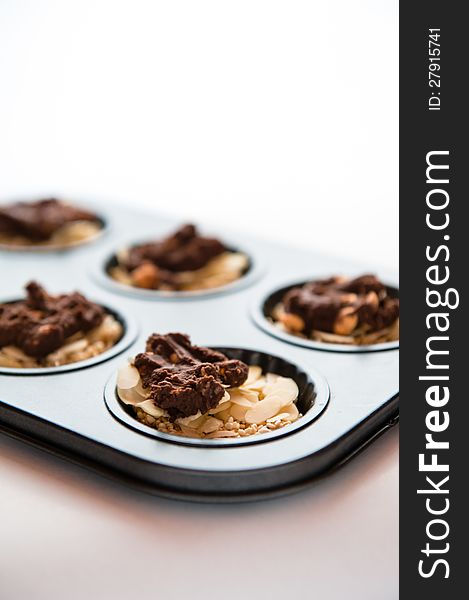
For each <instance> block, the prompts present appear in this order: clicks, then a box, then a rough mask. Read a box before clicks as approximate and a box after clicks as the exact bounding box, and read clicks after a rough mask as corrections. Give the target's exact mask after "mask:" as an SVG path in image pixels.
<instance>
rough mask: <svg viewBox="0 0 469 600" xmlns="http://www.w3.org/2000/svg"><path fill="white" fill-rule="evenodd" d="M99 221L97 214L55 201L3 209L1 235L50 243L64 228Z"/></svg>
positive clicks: (0, 220) (0, 215) (22, 203)
mask: <svg viewBox="0 0 469 600" xmlns="http://www.w3.org/2000/svg"><path fill="white" fill-rule="evenodd" d="M97 220H98V218H97V216H96V215H95V214H93V213H91V212H88V211H86V210H82V209H80V208H76V207H75V206H71V205H70V204H66V203H65V202H62V201H60V200H56V199H55V198H48V199H46V200H38V201H37V202H15V203H13V204H7V205H6V206H0V233H8V234H12V235H22V236H25V237H27V238H28V239H30V240H32V241H44V240H48V239H49V238H50V237H51V236H52V234H54V233H55V232H56V231H57V230H58V229H60V228H61V227H62V226H63V225H65V224H67V223H71V222H73V221H97Z"/></svg>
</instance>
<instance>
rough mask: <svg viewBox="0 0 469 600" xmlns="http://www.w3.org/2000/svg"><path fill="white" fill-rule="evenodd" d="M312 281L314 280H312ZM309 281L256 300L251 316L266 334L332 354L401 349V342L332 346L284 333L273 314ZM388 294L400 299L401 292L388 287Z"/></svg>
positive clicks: (300, 282)
mask: <svg viewBox="0 0 469 600" xmlns="http://www.w3.org/2000/svg"><path fill="white" fill-rule="evenodd" d="M310 279H312V278H310ZM307 282H308V279H303V280H301V281H299V280H295V281H292V282H291V283H288V284H283V285H282V286H281V287H278V288H276V289H273V290H269V292H268V293H267V294H266V295H265V296H264V297H262V298H260V300H256V302H254V303H253V305H252V307H251V316H252V318H253V320H254V322H255V323H256V324H257V325H258V326H259V327H260V328H261V329H262V330H263V331H265V332H266V333H268V334H270V335H273V336H274V337H278V338H279V339H280V340H284V341H285V342H287V343H289V344H298V345H299V346H304V347H305V348H313V349H315V350H322V351H330V352H379V351H381V350H392V349H394V348H399V341H398V340H395V341H392V342H379V343H377V344H370V345H351V344H332V343H328V342H321V341H318V340H312V339H308V338H306V337H301V336H299V335H293V334H292V333H290V332H287V331H283V330H282V329H280V327H278V326H277V325H276V324H275V323H274V321H273V319H272V318H271V315H272V312H273V310H274V308H275V306H276V305H277V304H279V302H281V300H282V298H283V297H284V295H285V294H286V293H287V292H289V291H290V290H291V289H293V288H296V287H303V285H304V284H305V283H307ZM386 289H387V293H388V295H389V296H390V297H391V298H397V297H399V290H398V289H397V287H396V286H395V285H387V286H386Z"/></svg>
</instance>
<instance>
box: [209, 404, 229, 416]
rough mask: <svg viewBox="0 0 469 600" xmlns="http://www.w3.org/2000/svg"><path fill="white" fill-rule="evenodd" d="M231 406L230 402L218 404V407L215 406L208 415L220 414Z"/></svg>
mask: <svg viewBox="0 0 469 600" xmlns="http://www.w3.org/2000/svg"><path fill="white" fill-rule="evenodd" d="M230 406H231V402H220V404H219V405H218V406H215V408H211V409H210V410H209V411H208V414H209V415H216V414H217V413H219V412H222V411H223V410H227V409H229V408H230Z"/></svg>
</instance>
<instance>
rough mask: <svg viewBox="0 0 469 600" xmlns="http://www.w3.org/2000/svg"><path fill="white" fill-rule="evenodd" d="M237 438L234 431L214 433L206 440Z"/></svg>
mask: <svg viewBox="0 0 469 600" xmlns="http://www.w3.org/2000/svg"><path fill="white" fill-rule="evenodd" d="M228 437H238V434H237V433H236V432H235V431H224V430H223V431H214V432H213V433H210V434H209V435H207V436H206V438H207V439H210V440H213V439H216V438H228Z"/></svg>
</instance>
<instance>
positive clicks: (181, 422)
mask: <svg viewBox="0 0 469 600" xmlns="http://www.w3.org/2000/svg"><path fill="white" fill-rule="evenodd" d="M201 416H202V413H201V412H200V410H198V411H197V412H196V413H195V415H189V416H188V417H179V419H176V423H177V424H178V425H186V426H187V427H189V426H192V421H195V420H196V419H198V418H199V417H201Z"/></svg>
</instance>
